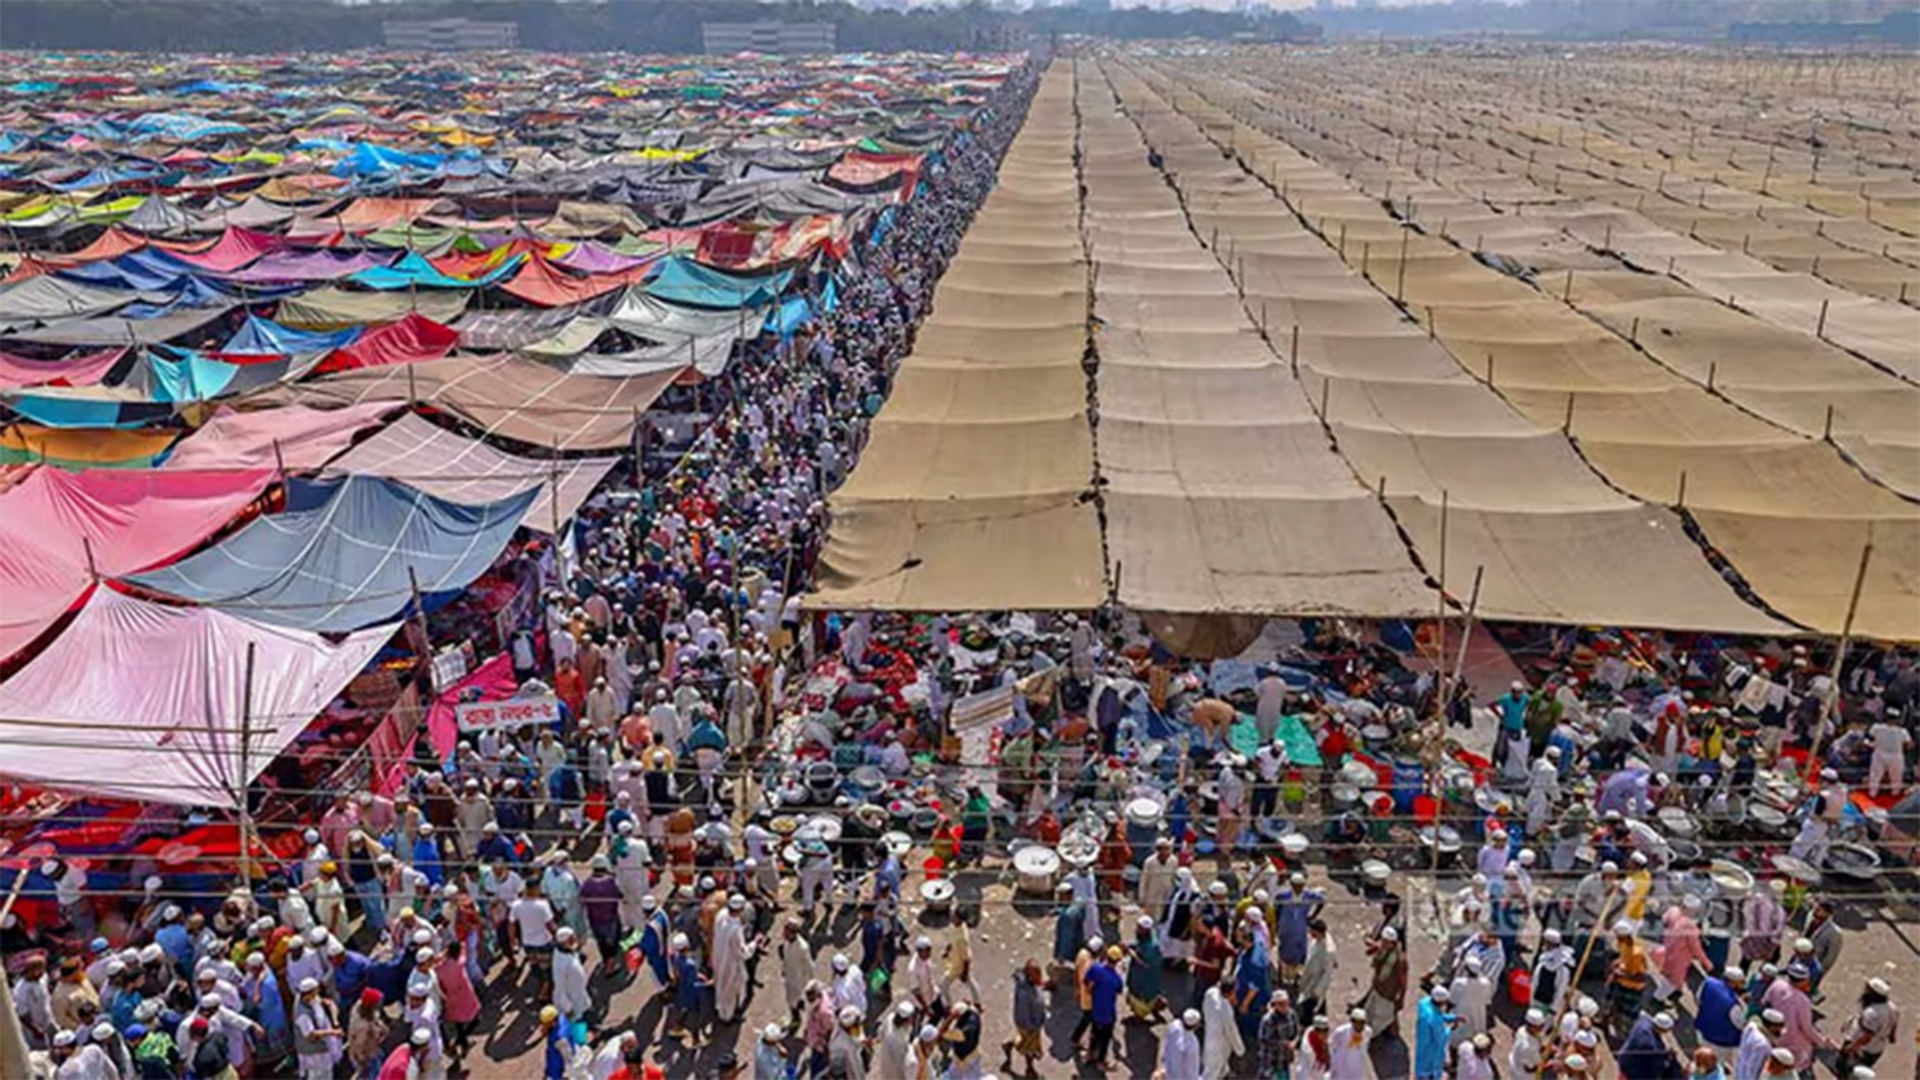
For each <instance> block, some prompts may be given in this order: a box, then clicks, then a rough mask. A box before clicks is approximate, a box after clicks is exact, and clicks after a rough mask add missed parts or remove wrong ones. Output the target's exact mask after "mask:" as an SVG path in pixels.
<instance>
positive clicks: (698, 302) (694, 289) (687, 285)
mask: <svg viewBox="0 0 1920 1080" xmlns="http://www.w3.org/2000/svg"><path fill="white" fill-rule="evenodd" d="M792 277H793V274H792V272H791V271H787V270H782V271H780V272H779V273H777V274H758V275H747V274H729V273H727V272H726V271H724V270H715V269H713V268H712V267H710V266H703V265H701V264H700V263H697V262H694V261H693V260H692V259H689V258H685V257H683V256H679V255H674V256H670V257H668V258H665V259H662V260H660V263H659V269H657V270H656V271H654V273H653V275H652V276H651V277H649V278H648V279H647V283H646V284H645V285H643V286H641V289H642V291H643V292H645V293H646V294H647V295H648V296H652V297H656V298H658V299H661V300H667V301H670V302H672V303H675V304H686V305H688V306H690V307H703V308H727V309H732V308H743V307H765V306H766V305H768V304H771V303H773V302H774V300H775V299H776V298H778V297H779V295H780V294H781V293H782V292H784V291H785V290H786V287H787V282H788V281H789V280H791V279H792Z"/></svg>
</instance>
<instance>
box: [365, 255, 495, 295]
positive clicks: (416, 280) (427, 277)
mask: <svg viewBox="0 0 1920 1080" xmlns="http://www.w3.org/2000/svg"><path fill="white" fill-rule="evenodd" d="M526 261H527V257H526V256H525V255H515V256H513V257H511V258H508V259H505V260H503V261H502V262H501V263H500V265H499V266H496V267H494V268H493V269H492V270H489V271H487V272H486V273H485V274H482V275H481V276H479V277H477V278H460V277H453V276H451V275H449V274H443V273H441V272H440V270H439V268H438V267H436V266H434V265H433V264H432V263H430V262H428V261H427V257H426V256H424V255H422V254H420V253H419V252H417V251H409V252H407V253H406V254H405V255H403V256H401V258H400V261H399V262H396V263H394V264H393V265H392V266H375V267H372V268H370V269H367V270H362V271H360V272H359V273H357V274H354V275H352V276H351V277H349V278H347V280H348V281H351V282H353V283H354V284H355V285H359V286H362V287H364V288H368V289H378V290H381V291H393V290H397V289H409V288H420V289H484V288H486V287H487V286H489V285H492V284H493V283H494V282H496V281H499V280H500V279H502V278H504V277H506V276H507V275H509V274H512V273H513V272H514V271H516V270H518V269H520V264H521V263H523V262H526Z"/></svg>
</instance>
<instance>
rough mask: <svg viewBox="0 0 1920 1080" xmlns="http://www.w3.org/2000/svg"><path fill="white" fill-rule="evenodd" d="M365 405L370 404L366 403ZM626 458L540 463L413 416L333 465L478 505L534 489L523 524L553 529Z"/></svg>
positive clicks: (570, 516)
mask: <svg viewBox="0 0 1920 1080" xmlns="http://www.w3.org/2000/svg"><path fill="white" fill-rule="evenodd" d="M362 407H364V406H362ZM617 464H619V459H618V458H609V457H603V458H584V459H569V460H562V461H540V460H538V459H536V458H529V457H519V456H516V455H513V454H509V453H506V452H505V451H502V450H496V449H494V448H493V447H491V446H488V445H487V444H486V443H484V442H481V441H480V440H478V439H469V438H467V437H466V436H464V435H460V434H458V433H456V432H452V431H448V430H447V429H446V428H443V427H439V426H437V425H435V424H434V423H433V422H432V421H430V420H426V419H423V418H421V417H419V416H415V415H412V414H408V415H406V416H403V417H401V418H400V419H398V420H395V421H394V422H393V423H392V424H390V425H388V426H387V427H386V428H384V429H382V430H381V431H380V432H379V433H378V434H376V435H374V436H373V437H372V438H369V439H367V440H365V441H364V442H362V443H360V444H359V445H357V446H355V447H354V448H353V449H352V450H349V451H347V452H346V453H345V454H343V455H341V457H340V458H339V460H337V461H335V462H334V463H333V465H332V466H331V467H330V468H329V469H328V470H327V471H328V472H330V473H333V474H335V475H339V476H352V475H356V474H357V475H366V476H384V477H386V478H388V479H389V480H399V481H403V482H405V483H407V484H409V485H411V486H413V487H416V488H419V489H420V490H422V491H425V492H427V493H429V494H431V495H436V496H438V497H440V498H442V499H446V500H449V501H451V502H457V503H464V504H467V505H473V504H477V503H486V502H493V501H495V500H499V499H505V498H508V497H510V496H513V495H517V494H519V493H520V492H523V491H526V490H527V489H528V488H537V489H538V492H539V494H538V497H537V498H535V499H534V501H533V503H532V504H531V505H529V506H528V507H527V514H526V517H525V518H524V519H523V520H522V522H521V524H523V525H525V526H526V527H527V528H529V529H537V530H539V531H541V532H545V533H554V532H557V531H559V530H558V529H557V528H556V526H559V525H564V524H565V523H566V522H568V521H571V520H573V515H574V512H575V511H576V510H578V509H580V504H581V503H583V502H586V501H587V497H588V496H590V495H592V494H593V489H594V488H596V487H598V486H600V481H601V480H602V479H604V478H605V477H606V475H607V472H608V470H610V469H612V468H613V467H614V466H615V465H617Z"/></svg>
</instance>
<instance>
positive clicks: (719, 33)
mask: <svg viewBox="0 0 1920 1080" xmlns="http://www.w3.org/2000/svg"><path fill="white" fill-rule="evenodd" d="M836 31H837V27H835V26H834V24H832V23H828V22H779V21H776V20H774V19H762V20H760V21H758V22H744V23H718V22H710V23H701V24H700V44H701V51H703V52H705V53H707V54H708V55H709V56H732V55H733V54H734V53H741V52H758V53H780V54H783V55H788V56H792V55H800V54H806V53H830V52H832V51H833V50H834V42H835V41H836V40H838V39H837V37H836Z"/></svg>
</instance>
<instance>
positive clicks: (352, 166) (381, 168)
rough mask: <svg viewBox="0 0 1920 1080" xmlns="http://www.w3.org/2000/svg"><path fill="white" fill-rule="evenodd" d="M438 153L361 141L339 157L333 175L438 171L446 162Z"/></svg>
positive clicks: (375, 174)
mask: <svg viewBox="0 0 1920 1080" xmlns="http://www.w3.org/2000/svg"><path fill="white" fill-rule="evenodd" d="M446 160H447V159H446V158H445V157H443V156H441V155H439V154H413V153H408V152H407V151H405V150H395V149H394V148H393V147H391V146H375V145H373V144H372V143H361V144H359V145H358V146H355V147H354V148H353V152H352V153H350V154H348V155H347V156H346V157H343V158H341V159H340V161H339V163H338V164H336V165H335V166H334V167H333V175H335V176H377V175H380V174H382V173H392V172H401V171H403V170H407V169H417V170H419V171H421V172H430V173H431V172H438V171H440V167H441V166H442V165H444V164H445V163H446Z"/></svg>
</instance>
